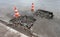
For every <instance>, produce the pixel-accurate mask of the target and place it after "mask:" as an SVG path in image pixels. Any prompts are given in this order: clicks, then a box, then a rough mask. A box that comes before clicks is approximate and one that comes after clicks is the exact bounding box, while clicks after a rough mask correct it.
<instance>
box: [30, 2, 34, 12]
mask: <svg viewBox="0 0 60 37" xmlns="http://www.w3.org/2000/svg"><path fill="white" fill-rule="evenodd" d="M31 11H32V12H34V3H32V8H31Z"/></svg>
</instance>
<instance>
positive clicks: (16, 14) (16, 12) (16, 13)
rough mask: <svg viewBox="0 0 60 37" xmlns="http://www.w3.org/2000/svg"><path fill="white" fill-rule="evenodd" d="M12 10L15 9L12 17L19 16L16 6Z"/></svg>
mask: <svg viewBox="0 0 60 37" xmlns="http://www.w3.org/2000/svg"><path fill="white" fill-rule="evenodd" d="M14 11H15V13H14V17H15V18H18V17H19V16H20V14H19V12H18V10H17V8H16V7H14Z"/></svg>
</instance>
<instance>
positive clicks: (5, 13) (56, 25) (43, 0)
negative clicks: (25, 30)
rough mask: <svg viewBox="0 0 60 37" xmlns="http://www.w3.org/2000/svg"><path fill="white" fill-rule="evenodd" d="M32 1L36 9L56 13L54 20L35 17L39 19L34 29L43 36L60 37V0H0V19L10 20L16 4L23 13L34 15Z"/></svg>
mask: <svg viewBox="0 0 60 37" xmlns="http://www.w3.org/2000/svg"><path fill="white" fill-rule="evenodd" d="M32 2H34V4H35V10H36V9H44V10H48V11H51V12H53V13H54V15H55V16H54V19H52V20H48V19H45V18H43V19H42V18H39V17H35V18H36V19H37V21H36V22H35V23H34V26H33V27H32V29H33V31H34V32H35V33H37V34H38V35H39V36H41V37H60V8H59V7H60V4H59V3H60V0H36V1H35V0H24V1H23V0H7V1H6V0H0V19H2V20H4V21H6V22H8V21H9V20H10V19H11V18H12V15H13V14H14V11H13V6H15V5H16V6H17V8H18V10H19V12H20V14H21V15H23V14H26V15H32V13H31V12H30V9H31V3H32ZM0 32H1V31H0Z"/></svg>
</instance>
